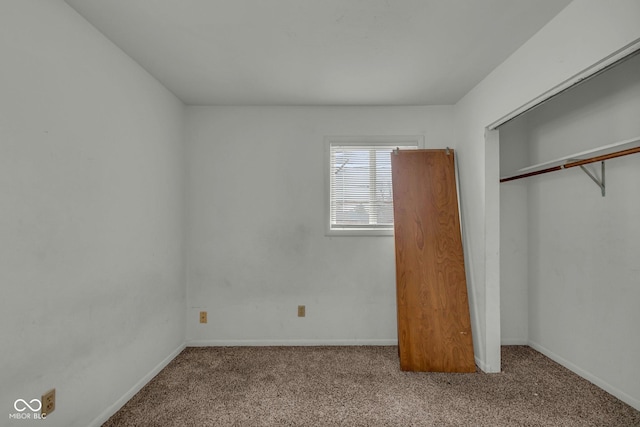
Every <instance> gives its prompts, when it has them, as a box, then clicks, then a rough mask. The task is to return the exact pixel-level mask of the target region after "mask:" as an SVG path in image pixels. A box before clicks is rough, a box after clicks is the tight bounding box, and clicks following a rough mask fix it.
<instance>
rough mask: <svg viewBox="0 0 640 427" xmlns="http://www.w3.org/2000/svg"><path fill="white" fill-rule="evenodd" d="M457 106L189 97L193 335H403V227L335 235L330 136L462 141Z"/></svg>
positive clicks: (354, 340) (332, 340)
mask: <svg viewBox="0 0 640 427" xmlns="http://www.w3.org/2000/svg"><path fill="white" fill-rule="evenodd" d="M451 110H452V109H451V107H388V108H386V107H380V108H378V107H370V108H362V107H353V108H349V107H342V108H341V107H335V108H333V107H326V108H322V107H318V108H315V107H188V108H187V129H188V137H187V144H188V164H189V179H188V188H189V190H188V194H189V208H188V210H189V213H188V218H189V226H188V259H189V262H188V263H189V266H188V305H189V309H188V318H187V340H188V342H189V343H191V344H193V345H198V344H200V345H203V344H364V343H369V344H395V343H396V342H397V331H396V325H397V321H396V301H395V258H394V243H393V237H391V236H376V237H373V236H369V237H365V236H363V237H343V236H339V237H336V236H333V237H326V236H325V235H324V220H325V206H324V200H325V197H324V196H325V194H324V192H325V187H324V176H325V175H324V172H325V167H326V165H325V156H324V137H325V136H326V135H424V136H425V143H426V145H427V147H432V148H435V147H438V148H442V147H446V146H453V144H452V131H451V126H452V123H451V118H452V114H451ZM298 305H306V317H305V318H298V317H297V306H298ZM201 310H203V311H208V317H209V319H208V323H207V324H199V323H198V312H199V311H201Z"/></svg>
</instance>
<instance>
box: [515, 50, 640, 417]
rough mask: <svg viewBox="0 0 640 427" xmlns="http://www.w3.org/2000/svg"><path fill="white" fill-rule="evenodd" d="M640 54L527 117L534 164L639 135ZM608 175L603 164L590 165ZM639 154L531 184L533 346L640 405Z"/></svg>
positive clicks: (530, 339) (530, 304)
mask: <svg viewBox="0 0 640 427" xmlns="http://www.w3.org/2000/svg"><path fill="white" fill-rule="evenodd" d="M639 118H640V55H638V56H636V57H634V58H633V59H631V60H629V61H627V62H626V63H624V64H622V65H620V66H618V67H617V68H614V69H612V70H610V71H608V72H607V73H605V74H603V75H601V76H598V77H597V78H594V79H593V80H591V81H589V82H587V83H585V84H584V85H582V86H580V87H578V88H576V89H575V90H573V91H571V92H569V93H566V94H564V95H563V96H562V97H559V98H557V99H554V100H553V101H551V102H549V103H547V104H545V105H544V106H542V107H540V108H539V109H536V110H534V111H533V112H531V113H530V114H528V115H527V118H526V126H527V128H528V129H527V132H528V150H529V156H530V157H531V159H532V161H533V162H534V163H538V162H542V161H545V160H552V159H554V158H557V157H559V156H565V155H570V154H571V153H574V152H579V151H583V150H587V149H591V148H597V147H599V146H602V145H606V144H610V143H614V142H616V141H620V140H625V139H629V138H633V137H640V120H639ZM590 167H591V168H592V170H596V171H597V172H598V173H599V172H600V164H599V163H598V164H594V165H591V166H590ZM639 182H640V155H639V154H634V155H631V156H628V157H623V158H619V159H613V160H609V161H607V162H606V186H607V194H606V197H602V196H601V194H600V189H599V188H598V187H597V186H596V185H595V184H594V183H593V182H592V181H591V180H590V179H589V177H587V176H586V175H585V174H584V173H583V172H582V171H581V170H580V169H579V168H574V169H569V170H566V171H562V172H556V173H552V174H547V175H543V176H539V177H533V178H529V179H527V183H528V187H529V189H528V194H529V198H528V204H527V209H528V211H529V230H528V232H529V269H528V274H529V307H528V311H529V341H530V344H531V345H532V346H533V347H534V348H537V349H540V350H542V351H543V352H544V353H547V354H551V355H552V356H553V357H554V358H556V359H562V360H563V361H564V363H565V364H568V365H571V366H572V368H573V369H574V370H577V371H579V372H581V373H583V375H585V376H586V377H587V378H589V379H591V380H592V381H593V382H595V383H596V384H598V385H600V386H601V387H603V388H604V389H605V390H607V391H610V392H611V393H613V394H614V395H616V396H619V397H621V398H622V399H623V400H625V401H627V402H628V403H631V404H632V405H633V406H635V407H636V408H638V409H640V370H639V369H638V355H640V335H639V334H638V333H637V325H640V310H638V301H640V264H639V262H638V260H640V221H638V218H640V197H638V195H639V193H638V183H639Z"/></svg>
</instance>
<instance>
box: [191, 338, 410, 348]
mask: <svg viewBox="0 0 640 427" xmlns="http://www.w3.org/2000/svg"><path fill="white" fill-rule="evenodd" d="M357 345H398V340H396V339H344V340H342V339H336V340H333V339H328V340H286V339H285V340H191V341H187V347H273V346H283V347H284V346H357Z"/></svg>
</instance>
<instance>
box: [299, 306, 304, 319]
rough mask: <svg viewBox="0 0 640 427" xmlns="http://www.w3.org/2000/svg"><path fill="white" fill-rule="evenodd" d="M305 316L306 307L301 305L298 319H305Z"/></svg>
mask: <svg viewBox="0 0 640 427" xmlns="http://www.w3.org/2000/svg"><path fill="white" fill-rule="evenodd" d="M304 316H305V306H304V305H299V306H298V317H304Z"/></svg>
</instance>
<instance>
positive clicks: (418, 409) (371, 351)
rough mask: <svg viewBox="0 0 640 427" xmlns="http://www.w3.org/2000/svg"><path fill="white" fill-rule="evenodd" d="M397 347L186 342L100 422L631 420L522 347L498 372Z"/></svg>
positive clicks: (615, 424)
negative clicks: (441, 367) (404, 365)
mask: <svg viewBox="0 0 640 427" xmlns="http://www.w3.org/2000/svg"><path fill="white" fill-rule="evenodd" d="M397 351H398V349H397V347H227V348H224V347H222V348H220V347H207V348H187V349H185V350H184V351H183V352H182V353H181V354H180V355H178V357H176V358H175V359H174V360H173V361H172V362H171V363H170V364H169V365H168V366H167V367H166V368H165V369H164V370H162V371H161V372H160V373H159V374H158V375H157V376H156V377H155V378H154V379H153V380H152V381H151V382H149V384H147V385H146V386H145V387H144V388H143V389H142V390H141V391H140V392H139V393H138V394H136V395H135V396H134V397H133V398H132V399H131V400H130V401H129V402H128V403H127V404H126V405H125V406H124V407H123V408H122V409H121V410H120V411H119V412H118V413H116V414H115V415H114V416H113V417H111V419H109V421H108V422H107V423H105V424H104V426H108V427H120V426H492V427H494V426H607V427H609V426H611V427H630V426H640V412H639V411H636V410H635V409H633V408H632V407H630V406H628V405H626V404H624V403H623V402H621V401H620V400H618V399H616V398H614V397H613V396H611V395H609V394H607V393H606V392H604V391H603V390H601V389H599V388H598V387H596V386H594V385H593V384H591V383H589V382H588V381H586V380H584V379H582V378H580V377H578V376H577V375H575V374H574V373H572V372H570V371H569V370H567V369H565V368H563V367H562V366H560V365H558V364H557V363H555V362H553V361H551V360H550V359H548V358H547V357H545V356H543V355H542V354H540V353H538V352H536V351H535V350H533V349H531V348H529V347H522V346H509V347H503V349H502V358H503V359H502V361H503V364H502V369H503V372H502V373H499V374H483V373H480V372H477V373H474V374H442V373H410V372H401V371H400V370H399V362H398V354H397Z"/></svg>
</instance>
